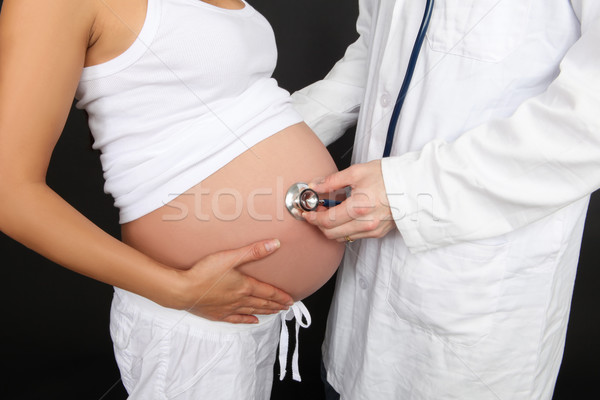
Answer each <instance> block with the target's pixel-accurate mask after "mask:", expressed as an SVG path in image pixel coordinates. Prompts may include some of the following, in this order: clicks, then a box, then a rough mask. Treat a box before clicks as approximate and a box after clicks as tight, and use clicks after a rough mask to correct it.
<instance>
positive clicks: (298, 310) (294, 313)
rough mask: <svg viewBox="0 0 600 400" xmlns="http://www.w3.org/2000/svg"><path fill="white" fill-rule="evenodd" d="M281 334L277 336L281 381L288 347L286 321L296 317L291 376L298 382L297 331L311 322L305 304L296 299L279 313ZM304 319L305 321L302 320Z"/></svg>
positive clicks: (288, 339) (288, 338) (285, 367)
mask: <svg viewBox="0 0 600 400" xmlns="http://www.w3.org/2000/svg"><path fill="white" fill-rule="evenodd" d="M280 315H281V336H280V337H279V380H280V381H282V380H283V378H285V373H286V370H287V355H288V347H289V341H290V337H289V333H288V328H287V324H286V321H291V320H292V319H294V318H295V319H296V345H295V348H294V355H293V356H292V378H293V379H294V380H295V381H297V382H300V381H301V379H300V368H299V367H298V332H300V327H302V328H308V327H309V326H310V323H311V318H310V313H309V312H308V309H307V308H306V306H305V305H304V304H303V303H302V302H301V301H297V302H296V303H294V305H292V306H291V307H290V308H289V309H288V310H287V311H285V312H282V313H281V314H280ZM304 320H306V322H304Z"/></svg>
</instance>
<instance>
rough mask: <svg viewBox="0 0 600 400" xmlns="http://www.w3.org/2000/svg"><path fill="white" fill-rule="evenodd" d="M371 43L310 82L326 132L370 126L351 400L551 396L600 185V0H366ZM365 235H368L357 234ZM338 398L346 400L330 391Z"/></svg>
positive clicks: (359, 220) (361, 191)
mask: <svg viewBox="0 0 600 400" xmlns="http://www.w3.org/2000/svg"><path fill="white" fill-rule="evenodd" d="M359 7H360V16H359V19H358V23H357V29H358V32H359V34H360V37H359V39H358V40H357V41H356V42H355V43H354V44H352V45H351V46H350V47H349V48H348V50H347V52H346V54H345V56H344V58H343V59H342V60H341V61H339V62H338V63H337V64H336V66H335V67H334V68H333V70H332V71H331V72H330V73H329V74H328V75H327V77H326V78H325V79H324V80H322V81H320V82H317V83H315V84H313V85H311V86H309V87H307V88H305V89H303V90H302V91H300V92H298V93H296V94H295V95H294V98H295V102H296V105H297V108H298V110H299V111H300V112H301V113H303V115H304V117H305V118H306V120H307V122H308V123H309V125H310V126H311V127H312V128H313V129H314V130H315V131H316V132H317V134H318V135H319V136H320V137H321V139H322V140H323V142H324V143H326V144H329V143H331V142H333V141H334V140H336V139H337V138H338V137H340V136H341V135H342V134H343V132H344V131H345V130H346V129H347V128H348V127H349V126H351V125H353V124H354V123H356V121H357V119H358V126H357V131H356V139H355V143H354V154H353V164H354V165H353V166H351V167H350V168H348V169H347V170H344V171H341V172H339V173H337V174H334V175H332V176H329V177H326V178H325V179H322V180H320V181H316V183H315V184H313V187H314V188H315V189H316V190H317V191H318V192H327V191H329V190H334V189H337V188H340V187H344V186H347V185H350V186H351V187H352V196H351V197H349V198H348V199H347V200H346V201H345V202H344V203H342V204H341V205H339V206H337V207H334V208H332V209H329V210H327V211H318V212H312V213H307V214H306V215H305V217H306V219H307V220H308V221H309V222H310V223H312V224H315V225H317V226H319V227H320V228H321V229H322V231H323V232H324V233H325V234H326V235H327V236H328V237H330V238H333V239H337V240H339V241H346V242H348V249H347V251H346V257H345V261H344V265H343V267H342V269H341V270H340V272H339V275H338V280H337V288H336V293H335V296H334V301H333V304H332V308H331V311H330V314H329V321H328V329H327V334H326V339H325V343H324V344H323V357H324V364H325V369H326V374H327V375H326V376H327V381H328V382H329V383H330V384H331V386H333V388H334V389H335V390H336V391H337V392H339V394H341V398H342V399H343V400H358V399H390V400H417V399H419V400H421V399H423V400H425V399H427V400H450V399H460V400H466V399H473V400H486V399H494V400H519V399H522V400H533V399H550V398H551V397H552V392H553V388H554V384H555V380H556V376H557V374H558V370H559V366H560V362H561V358H562V352H563V346H564V342H565V335H566V328H567V320H568V316H569V308H570V301H571V294H572V290H573V282H574V278H575V272H576V266H577V259H578V253H579V247H580V240H581V235H582V230H583V224H584V220H585V216H586V209H587V205H588V199H589V194H590V193H591V192H592V191H594V190H595V189H597V188H598V187H599V185H600V2H598V1H597V0H572V1H567V0H438V1H436V2H435V6H434V8H433V13H432V18H431V22H430V25H429V30H428V32H427V37H426V39H425V41H424V43H423V46H422V48H421V51H420V56H419V59H418V62H417V64H416V69H415V71H414V76H413V79H412V83H411V85H410V89H409V91H408V94H407V97H406V100H405V102H404V105H403V108H402V111H401V114H400V117H399V120H398V123H397V127H396V129H395V138H394V139H393V146H392V152H391V157H387V158H383V159H382V153H383V150H384V145H385V140H386V132H387V129H388V125H389V122H390V118H391V114H392V109H393V108H394V103H395V101H396V96H397V94H398V91H399V89H400V86H401V83H402V80H403V76H404V72H405V71H406V69H407V64H408V60H409V57H410V53H411V50H412V48H413V44H414V41H415V36H416V34H417V31H418V30H419V25H420V23H421V20H422V17H423V13H424V9H425V0H422V1H415V0H410V1H409V0H397V1H392V0H359ZM359 239H360V240H359ZM332 398H333V397H332Z"/></svg>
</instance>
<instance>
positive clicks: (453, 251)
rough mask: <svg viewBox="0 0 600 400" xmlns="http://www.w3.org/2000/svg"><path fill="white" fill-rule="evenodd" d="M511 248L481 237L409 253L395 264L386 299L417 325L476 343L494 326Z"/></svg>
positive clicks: (452, 339) (449, 338) (464, 343)
mask: <svg viewBox="0 0 600 400" xmlns="http://www.w3.org/2000/svg"><path fill="white" fill-rule="evenodd" d="M507 248H508V244H507V243H504V242H490V241H486V242H483V241H482V242H469V243H461V244H456V245H452V246H447V247H443V248H439V249H436V250H432V251H428V252H423V253H417V254H410V253H409V254H406V258H405V259H404V260H403V261H402V260H396V262H394V264H393V265H392V271H391V278H390V283H389V287H388V294H387V301H388V303H389V304H390V306H391V307H392V309H393V310H394V311H395V313H396V314H397V316H398V317H399V318H401V319H403V320H405V321H407V322H408V323H410V324H411V325H412V326H414V327H417V328H420V329H422V330H424V331H427V332H430V333H432V334H434V335H436V336H438V337H439V338H440V339H441V340H444V341H447V342H451V343H454V344H458V345H462V346H472V345H475V344H476V343H477V342H479V341H480V340H481V339H483V338H484V337H485V336H487V335H488V334H489V332H490V331H491V329H492V326H493V320H494V314H495V311H496V309H497V305H498V297H499V295H500V292H501V289H502V286H503V277H504V273H505V269H506V260H507V253H508V251H507Z"/></svg>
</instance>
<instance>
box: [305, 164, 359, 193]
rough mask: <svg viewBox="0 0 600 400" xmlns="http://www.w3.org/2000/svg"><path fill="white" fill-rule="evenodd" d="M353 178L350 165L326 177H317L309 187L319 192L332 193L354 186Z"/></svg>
mask: <svg viewBox="0 0 600 400" xmlns="http://www.w3.org/2000/svg"><path fill="white" fill-rule="evenodd" d="M352 178H353V173H352V167H349V168H346V169H344V170H342V171H339V172H336V173H334V174H331V175H329V176H326V177H324V178H320V179H315V180H313V181H311V182H310V183H309V184H308V187H309V188H311V189H312V190H314V191H315V192H317V193H330V192H334V191H336V190H339V189H343V188H345V187H346V186H352V183H353V180H352Z"/></svg>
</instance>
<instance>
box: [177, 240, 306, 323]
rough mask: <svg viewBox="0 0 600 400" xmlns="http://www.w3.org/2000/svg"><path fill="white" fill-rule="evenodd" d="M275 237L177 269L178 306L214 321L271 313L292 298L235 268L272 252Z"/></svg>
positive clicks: (250, 320)
mask: <svg viewBox="0 0 600 400" xmlns="http://www.w3.org/2000/svg"><path fill="white" fill-rule="evenodd" d="M279 246H280V244H279V241H278V240H263V241H260V242H256V243H252V244H250V245H248V246H244V247H241V248H238V249H233V250H226V251H220V252H217V253H213V254H210V255H208V256H206V257H204V258H202V259H201V260H200V261H198V262H197V263H196V264H195V265H194V266H192V268H190V269H188V270H180V271H177V272H178V274H179V275H180V278H182V279H179V282H180V286H179V287H178V288H177V293H178V295H179V296H180V297H181V300H180V304H179V306H178V307H175V308H178V309H185V310H186V311H189V312H191V313H193V314H196V315H199V316H201V317H204V318H207V319H210V320H214V321H225V322H231V323H256V322H258V318H256V317H255V316H254V315H253V314H275V313H278V312H279V311H281V310H287V309H288V308H289V306H291V305H292V304H293V303H294V301H293V299H292V297H291V296H290V295H289V294H287V293H285V292H284V291H282V290H280V289H278V288H276V287H274V286H272V285H269V284H267V283H264V282H260V281H258V280H256V279H254V278H252V277H250V276H248V275H246V274H244V273H242V272H240V271H239V270H238V268H237V267H239V266H241V265H243V264H246V263H249V262H251V261H256V260H260V259H262V258H265V257H267V256H269V255H270V254H272V253H274V252H275V251H276V250H277V249H278V248H279Z"/></svg>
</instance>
